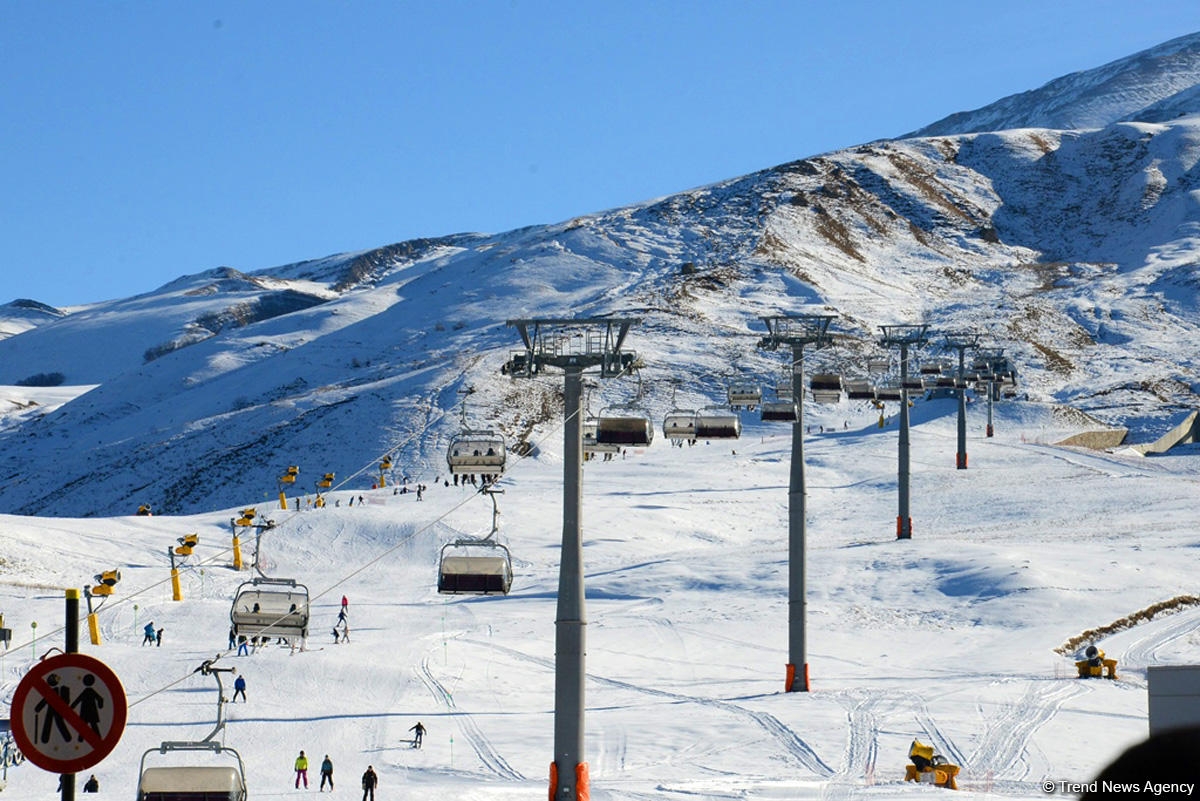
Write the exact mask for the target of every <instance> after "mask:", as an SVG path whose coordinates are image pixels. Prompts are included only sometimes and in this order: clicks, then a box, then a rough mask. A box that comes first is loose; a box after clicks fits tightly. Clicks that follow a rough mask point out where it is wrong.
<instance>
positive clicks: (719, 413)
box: [696, 406, 742, 440]
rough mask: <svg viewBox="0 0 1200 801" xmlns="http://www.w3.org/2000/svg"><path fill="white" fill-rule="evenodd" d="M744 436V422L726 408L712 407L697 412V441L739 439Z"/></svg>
mask: <svg viewBox="0 0 1200 801" xmlns="http://www.w3.org/2000/svg"><path fill="white" fill-rule="evenodd" d="M741 435H742V420H741V418H740V417H738V416H737V415H736V414H734V413H733V412H728V411H725V409H724V408H720V407H715V406H714V407H712V408H711V409H701V410H700V411H698V412H696V439H705V440H709V439H737V438H738V437H740V436H741Z"/></svg>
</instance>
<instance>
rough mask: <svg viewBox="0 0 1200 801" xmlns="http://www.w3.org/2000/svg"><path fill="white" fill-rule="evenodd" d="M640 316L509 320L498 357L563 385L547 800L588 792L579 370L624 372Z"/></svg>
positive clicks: (516, 371)
mask: <svg viewBox="0 0 1200 801" xmlns="http://www.w3.org/2000/svg"><path fill="white" fill-rule="evenodd" d="M640 322H641V320H640V319H639V318H634V317H627V318H619V319H618V318H611V317H593V318H580V319H574V320H570V319H541V320H509V321H508V325H510V326H513V327H515V328H516V329H517V331H518V332H519V333H520V334H521V341H522V342H523V343H524V345H525V350H524V351H518V352H517V353H514V354H513V355H512V358H510V359H509V361H508V362H507V363H506V364H505V365H504V368H503V372H504V373H507V374H508V375H511V376H513V377H514V378H532V377H533V376H535V375H538V374H539V373H541V371H542V370H544V369H545V368H547V367H556V368H558V369H560V370H562V371H563V372H564V374H565V376H566V387H565V390H564V392H563V405H564V408H563V418H564V420H563V533H562V558H561V561H560V563H559V571H558V613H557V618H556V620H555V637H554V762H553V763H552V764H551V768H550V798H551V800H552V801H578V799H581V798H584V799H586V798H587V797H588V796H589V790H588V785H587V762H586V761H584V753H583V740H584V738H583V711H584V698H583V695H584V686H583V683H584V677H585V675H586V674H585V672H584V671H585V668H584V657H585V655H586V649H585V636H584V634H585V626H587V620H586V618H585V615H584V595H583V535H582V526H581V524H580V520H581V517H580V512H581V508H582V505H583V504H582V500H583V417H582V413H583V410H582V403H581V399H582V397H583V371H584V370H586V369H588V368H594V367H599V368H600V376H601V377H602V378H615V377H616V376H619V375H622V374H623V373H626V372H629V371H630V370H631V369H632V368H633V367H634V365H635V363H636V362H637V354H636V353H634V352H632V351H626V350H624V349H623V348H624V345H625V335H626V334H627V333H628V332H629V328H630V326H632V325H635V324H637V323H640Z"/></svg>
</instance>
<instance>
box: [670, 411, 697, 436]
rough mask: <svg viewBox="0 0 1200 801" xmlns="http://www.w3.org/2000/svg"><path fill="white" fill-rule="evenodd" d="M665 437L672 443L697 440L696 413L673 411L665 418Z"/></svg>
mask: <svg viewBox="0 0 1200 801" xmlns="http://www.w3.org/2000/svg"><path fill="white" fill-rule="evenodd" d="M663 436H664V437H666V438H667V439H669V440H672V441H679V440H693V439H696V411H695V410H694V409H672V410H671V411H669V412H667V414H666V416H665V417H663Z"/></svg>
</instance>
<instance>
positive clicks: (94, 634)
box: [87, 612, 100, 645]
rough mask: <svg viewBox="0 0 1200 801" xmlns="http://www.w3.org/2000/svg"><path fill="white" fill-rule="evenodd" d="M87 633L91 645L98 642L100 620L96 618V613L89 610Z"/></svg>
mask: <svg viewBox="0 0 1200 801" xmlns="http://www.w3.org/2000/svg"><path fill="white" fill-rule="evenodd" d="M87 621H88V635H89V636H90V637H91V639H92V645H99V644H100V621H99V620H97V619H96V613H95V612H90V613H89V614H88V616H87Z"/></svg>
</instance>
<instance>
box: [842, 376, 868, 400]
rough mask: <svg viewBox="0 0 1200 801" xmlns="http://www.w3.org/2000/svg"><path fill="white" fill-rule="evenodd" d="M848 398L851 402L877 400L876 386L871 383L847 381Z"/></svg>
mask: <svg viewBox="0 0 1200 801" xmlns="http://www.w3.org/2000/svg"><path fill="white" fill-rule="evenodd" d="M846 397H847V398H850V399H851V400H875V385H874V384H872V383H871V382H870V381H862V380H851V381H847V382H846Z"/></svg>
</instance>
